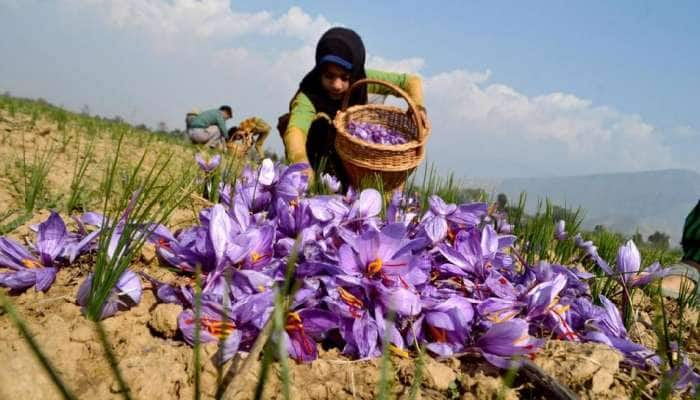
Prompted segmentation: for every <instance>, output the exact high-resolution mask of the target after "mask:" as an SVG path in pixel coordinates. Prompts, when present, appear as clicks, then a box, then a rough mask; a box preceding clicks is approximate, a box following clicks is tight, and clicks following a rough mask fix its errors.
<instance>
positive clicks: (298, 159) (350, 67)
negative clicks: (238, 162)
mask: <svg viewBox="0 0 700 400" xmlns="http://www.w3.org/2000/svg"><path fill="white" fill-rule="evenodd" d="M364 78H369V79H378V80H383V81H387V82H390V83H393V84H394V85H396V86H399V87H400V88H401V89H403V90H404V91H405V92H407V93H408V95H409V96H410V97H411V99H412V100H413V101H414V102H415V103H416V105H417V106H418V109H419V110H420V113H421V114H422V115H421V116H422V117H423V118H422V119H423V121H425V123H426V124H427V118H425V104H424V102H423V84H422V81H421V79H420V77H418V76H416V75H412V74H404V73H395V72H386V71H378V70H373V69H365V46H364V44H363V43H362V39H361V38H360V36H359V35H358V34H357V33H355V32H354V31H353V30H350V29H347V28H337V27H336V28H331V29H330V30H328V31H327V32H326V33H324V34H323V36H322V37H321V39H320V40H319V42H318V44H317V45H316V64H315V66H314V68H313V69H312V70H311V71H309V72H308V73H307V74H306V76H305V77H304V79H302V81H301V83H300V84H299V89H298V90H297V92H296V94H295V95H294V97H293V98H292V101H291V102H290V106H289V113H288V114H285V115H283V116H282V117H280V120H279V124H278V126H277V129H278V130H279V131H280V134H281V135H282V140H283V142H284V147H285V155H286V157H287V161H288V162H289V163H308V164H309V165H310V166H311V168H309V169H308V170H307V174H308V175H309V178H310V179H311V178H313V173H314V170H317V169H318V168H319V164H321V160H325V161H324V163H325V168H324V171H317V172H326V173H329V174H331V175H335V176H336V177H337V178H338V179H340V181H341V182H343V183H346V184H347V181H348V180H347V176H346V175H345V173H344V171H343V167H342V163H341V161H340V157H339V156H338V154H337V152H336V150H335V129H334V128H333V124H332V121H333V118H334V117H335V115H336V113H337V112H338V110H339V109H340V108H341V104H342V99H343V97H344V96H345V95H346V93H347V92H348V89H349V88H350V86H351V85H352V84H353V83H354V82H356V81H357V80H360V79H364ZM389 94H391V90H390V89H388V88H386V87H384V86H380V85H374V84H370V85H366V86H362V87H359V88H357V89H356V90H354V91H353V92H352V93H351V94H350V98H349V106H353V105H360V104H367V103H368V95H382V96H386V95H389Z"/></svg>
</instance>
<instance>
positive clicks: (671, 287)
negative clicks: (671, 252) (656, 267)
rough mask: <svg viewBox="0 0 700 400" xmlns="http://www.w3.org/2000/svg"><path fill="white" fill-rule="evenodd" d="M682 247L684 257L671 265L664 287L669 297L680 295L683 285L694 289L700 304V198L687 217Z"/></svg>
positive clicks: (697, 301)
mask: <svg viewBox="0 0 700 400" xmlns="http://www.w3.org/2000/svg"><path fill="white" fill-rule="evenodd" d="M681 247H682V248H683V258H682V259H681V261H680V262H679V263H678V264H675V265H672V266H671V267H670V270H671V273H670V275H669V276H667V277H666V278H664V280H663V281H662V288H663V291H664V293H665V294H666V295H667V296H669V297H678V295H679V294H680V293H681V290H682V288H683V287H686V288H688V289H690V290H691V293H692V291H693V290H694V291H695V293H696V295H697V296H698V297H696V299H695V301H696V303H697V304H700V200H698V204H696V205H695V207H694V208H693V209H692V210H691V211H690V213H689V214H688V216H687V217H686V219H685V225H683V237H682V239H681Z"/></svg>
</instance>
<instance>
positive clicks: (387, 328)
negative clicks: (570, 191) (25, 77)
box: [0, 96, 700, 399]
mask: <svg viewBox="0 0 700 400" xmlns="http://www.w3.org/2000/svg"><path fill="white" fill-rule="evenodd" d="M200 153H202V149H201V148H196V147H194V146H192V145H190V144H189V143H188V142H186V141H184V140H182V139H179V138H175V137H171V136H168V135H167V134H160V133H154V132H147V131H142V130H138V129H135V128H133V127H131V126H129V125H127V124H125V123H122V122H118V121H108V120H104V119H100V118H97V117H91V116H85V115H78V114H74V113H71V112H68V111H65V110H62V109H60V108H58V107H55V106H52V105H49V104H46V103H43V102H37V101H33V100H24V99H17V98H12V97H7V96H3V97H0V160H2V161H1V163H2V165H0V168H2V174H1V177H0V235H2V236H3V237H4V238H6V239H3V240H5V241H4V242H2V243H1V245H2V249H1V250H2V252H3V253H1V254H2V257H0V273H2V274H5V275H3V276H4V278H2V279H4V280H0V283H2V285H1V286H4V287H9V289H0V290H2V291H3V297H2V301H3V307H2V308H0V364H1V365H2V366H3V367H2V368H1V369H0V398H7V399H25V398H26V399H55V398H71V396H75V398H80V399H83V398H84V399H112V398H133V399H153V398H158V399H161V398H162V399H169V398H173V399H184V398H200V397H201V398H215V397H222V398H231V399H249V398H255V397H256V396H259V398H273V399H274V398H299V399H306V398H308V399H331V398H333V399H375V398H386V399H389V398H397V399H444V398H448V399H517V398H526V399H530V398H532V399H551V398H581V399H620V398H640V399H651V398H684V397H687V398H690V397H691V396H693V394H691V393H692V385H693V383H695V384H697V380H698V379H699V378H698V375H697V373H695V372H694V371H693V368H694V366H695V365H697V362H698V361H699V360H700V354H699V351H700V341H698V339H699V329H698V327H699V325H698V310H697V308H696V307H694V306H693V304H694V302H695V301H696V299H695V298H693V297H692V296H690V295H689V294H686V295H685V296H681V298H680V299H679V300H672V299H668V298H663V297H662V296H661V295H660V294H659V293H658V287H657V285H656V283H655V282H654V281H653V279H652V278H653V276H652V275H654V274H660V271H661V270H662V268H663V267H665V266H668V265H670V264H672V263H673V262H675V261H677V260H678V258H679V255H678V254H677V253H676V252H673V251H671V252H667V251H661V250H656V249H653V248H647V247H644V246H640V247H639V252H638V253H636V257H635V254H634V252H635V251H637V247H636V246H635V245H634V244H632V245H630V242H628V241H627V240H628V239H629V238H624V237H622V236H621V235H616V234H614V233H611V232H605V231H603V232H584V231H582V230H580V228H579V227H580V226H581V223H582V221H581V220H580V217H579V213H577V212H576V211H575V210H561V209H559V208H555V207H552V206H551V205H550V204H543V205H542V206H541V207H540V208H539V211H538V212H537V213H536V214H535V215H525V213H524V209H525V205H524V201H525V199H524V198H522V199H521V202H520V203H519V204H508V205H501V206H499V205H498V204H497V203H496V202H495V200H494V199H488V198H484V196H483V194H481V195H479V194H478V192H469V191H465V190H463V189H464V188H460V187H459V186H458V185H457V184H456V183H454V182H453V181H452V180H451V179H449V178H447V177H438V176H434V175H433V174H431V173H426V174H424V175H423V174H422V172H419V173H417V174H416V177H415V178H413V179H410V180H409V182H408V183H407V187H406V191H405V193H404V195H403V197H401V198H399V196H398V195H397V196H395V197H394V198H391V197H390V196H381V195H380V194H379V191H377V190H375V189H381V187H379V188H366V189H365V190H363V191H360V190H358V191H356V192H351V193H350V194H348V193H342V194H334V193H335V192H337V188H336V187H335V183H334V182H333V180H332V179H331V178H330V177H317V179H316V182H315V183H314V185H313V186H312V187H311V188H308V191H307V187H306V181H304V178H303V177H302V176H301V174H299V173H298V171H296V170H295V167H294V166H291V167H287V166H282V165H279V164H275V163H273V162H272V161H270V160H266V161H261V160H254V159H239V158H235V157H232V156H230V155H224V156H223V157H222V158H221V160H220V161H219V162H218V164H217V165H215V163H216V161H214V160H215V158H214V154H203V155H201V156H200V160H199V161H200V162H199V165H198V162H197V161H196V155H198V154H200ZM204 153H206V152H204ZM468 193H472V194H474V193H477V195H474V196H472V197H470V196H469V195H468ZM432 196H438V197H432ZM411 199H413V200H411ZM443 200H444V201H443ZM516 203H517V202H516ZM239 206H240V207H245V212H243V213H238V212H237V211H235V210H240V208H237V207H239ZM303 207H307V208H303ZM299 210H302V211H299ZM460 213H462V214H460ZM59 221H60V222H59ZM559 221H562V222H559ZM63 226H64V227H65V228H61V227H63ZM161 227H162V228H163V229H161ZM56 232H59V233H60V232H63V233H61V235H62V236H60V237H58V236H56V235H58V233H56ZM189 232H193V233H191V234H190V233H189ZM52 235H53V236H52ZM8 241H12V243H15V244H17V245H19V246H22V248H23V249H25V250H24V252H25V253H26V254H25V255H22V254H24V253H21V254H20V253H18V252H19V250H17V247H12V246H13V245H9V244H7V243H8ZM58 242H60V245H61V246H62V247H60V248H58V247H57V246H59V245H58V244H57V243H58ZM52 246H53V247H52ZM371 246H375V247H376V248H374V247H372V249H371V250H367V247H371ZM392 246H393V247H392ZM377 248H379V249H382V250H377ZM8 249H10V250H8ZM367 251H374V253H372V254H371V255H367V254H369V253H367V254H366V252H367ZM382 251H383V252H384V253H382ZM375 253H376V254H375ZM380 253H381V255H377V254H380ZM18 254H19V255H18ZM630 254H631V255H630ZM13 257H14V258H13ZM8 260H9V261H8ZM13 260H14V261H13ZM399 261H400V262H399ZM656 261H659V262H660V265H658V266H655V265H654V262H656ZM13 262H14V263H15V264H18V266H15V267H11V266H10V264H12V263H13ZM392 262H393V264H392ZM3 263H4V264H3ZM635 263H636V264H635ZM633 264H634V265H633ZM13 265H14V264H13ZM392 265H393V266H394V267H395V268H396V270H398V269H399V267H396V265H400V268H403V269H401V270H400V272H392V271H393V270H392V269H391V268H392ZM45 270H51V271H52V272H51V274H54V273H55V278H46V277H45V275H42V274H45V273H46V271H45ZM39 271H42V272H41V273H40V272H39ZM227 271H228V272H227ZM11 274H12V276H10V275H11ZM217 274H218V275H217ZM52 276H53V275H52ZM659 276H660V275H659ZM86 282H87V284H86ZM90 282H98V284H97V285H95V287H96V288H94V289H93V288H91V285H92V284H91V283H90ZM499 285H502V286H499ZM363 288H372V290H369V289H368V290H363ZM455 299H456V300H455ZM249 302H250V303H249ZM229 303H230V304H229ZM586 307H588V309H586ZM584 309H586V310H584ZM584 316H586V318H584ZM268 320H269V321H272V322H268ZM365 320H367V322H366V323H364V322H363V324H362V325H361V324H360V323H359V322H354V321H365ZM18 321H20V324H24V325H23V326H24V327H25V328H26V331H24V334H23V332H22V330H21V329H18V325H17V322H18ZM22 321H23V322H22ZM500 328H503V329H500ZM514 332H516V333H517V332H520V334H518V335H517V336H516V337H511V336H512V334H513V333H514ZM25 334H27V335H25ZM260 336H262V337H264V338H267V337H270V338H271V340H270V341H269V342H267V344H266V345H265V343H262V342H260V344H261V345H265V347H264V348H261V349H259V350H261V352H260V354H261V357H260V359H258V358H257V355H258V354H255V356H256V359H255V360H253V361H252V362H246V358H245V357H246V356H247V355H248V354H249V352H251V351H253V353H256V352H255V350H256V339H257V338H258V337H260ZM28 337H31V338H33V343H35V344H36V345H37V346H38V348H36V347H35V348H32V346H31V343H32V342H30V341H28ZM234 342H235V343H234ZM106 350H107V351H106ZM37 352H41V353H42V354H44V355H45V357H46V360H48V361H47V362H48V364H50V366H51V369H53V370H54V371H55V374H56V375H55V376H54V377H53V378H52V377H51V375H50V374H48V373H47V368H46V366H47V364H46V363H45V364H42V363H41V362H40V361H39V359H38V358H37ZM513 360H514V361H513ZM512 362H522V364H518V365H522V367H521V369H520V372H518V369H517V368H516V367H514V365H515V364H514V363H512ZM241 370H243V372H242V373H240V374H236V372H237V371H241ZM57 382H61V383H60V384H57ZM61 385H63V387H64V390H65V391H62V390H61ZM566 396H569V397H566Z"/></svg>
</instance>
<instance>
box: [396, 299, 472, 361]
mask: <svg viewBox="0 0 700 400" xmlns="http://www.w3.org/2000/svg"><path fill="white" fill-rule="evenodd" d="M420 318H421V319H422V320H421V321H416V322H417V323H415V324H414V326H415V327H416V328H417V332H416V335H417V336H418V337H419V338H420V337H422V336H423V337H425V340H426V341H428V342H429V343H428V345H427V348H428V349H429V350H430V351H432V352H433V353H435V354H438V355H440V356H442V357H446V356H449V355H452V354H454V353H456V352H459V351H462V350H464V346H465V343H467V341H468V339H469V336H470V334H471V322H472V319H473V318H474V309H473V307H472V305H471V303H469V301H468V300H467V299H465V298H463V297H460V296H451V297H449V298H447V299H446V300H443V301H440V302H435V301H431V300H425V309H424V313H423V316H421V317H420ZM421 322H422V323H421ZM423 327H425V329H423ZM409 342H413V338H412V332H411V333H410V334H409Z"/></svg>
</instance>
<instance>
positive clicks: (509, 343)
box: [476, 319, 543, 368]
mask: <svg viewBox="0 0 700 400" xmlns="http://www.w3.org/2000/svg"><path fill="white" fill-rule="evenodd" d="M542 343H543V341H542V340H539V339H535V338H533V337H532V336H530V334H529V333H528V323H527V322H525V321H524V320H522V319H511V320H510V321H506V322H502V323H500V324H495V325H493V326H491V328H489V330H488V331H487V332H486V333H484V334H483V335H481V337H480V338H479V339H477V341H476V347H477V348H478V349H479V350H480V351H481V354H482V355H483V356H484V358H485V359H486V360H487V361H488V362H490V363H491V364H493V365H495V366H497V367H499V368H509V367H510V366H511V365H512V364H513V361H512V360H511V358H512V357H514V356H521V355H527V354H532V353H535V352H536V351H537V350H538V348H539V347H540V346H541V345H542Z"/></svg>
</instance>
